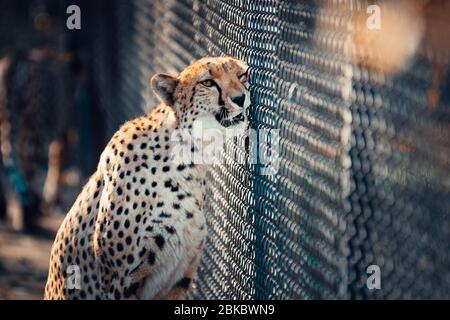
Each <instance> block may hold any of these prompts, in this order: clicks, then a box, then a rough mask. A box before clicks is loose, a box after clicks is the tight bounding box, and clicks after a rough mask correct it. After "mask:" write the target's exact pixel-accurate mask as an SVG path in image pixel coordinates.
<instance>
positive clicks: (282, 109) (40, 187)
mask: <svg viewBox="0 0 450 320" xmlns="http://www.w3.org/2000/svg"><path fill="white" fill-rule="evenodd" d="M70 5H78V6H79V7H80V10H81V29H80V30H69V29H68V28H67V26H66V21H67V19H68V18H69V17H70V15H71V14H68V13H66V10H67V8H68V7H69V6H70ZM449 17H450V2H448V1H445V0H397V1H394V0H393V1H366V0H351V1H331V0H330V1H323V0H317V1H314V0H304V1H301V0H260V1H253V0H165V1H163V0H155V1H152V0H132V1H120V0H109V1H106V0H96V1H87V0H86V1H83V0H80V1H66V0H17V1H7V0H0V150H1V158H0V164H1V168H0V169H1V170H0V299H41V298H42V295H43V289H44V285H45V281H46V276H47V267H48V260H49V255H50V246H51V244H52V242H53V239H54V235H55V232H56V230H57V228H58V227H59V224H60V223H61V221H62V219H63V218H64V215H65V214H66V212H67V211H68V209H69V208H70V207H71V205H72V203H73V202H74V200H75V198H76V196H77V195H78V193H79V192H80V190H81V188H82V186H83V184H84V183H85V181H86V179H87V178H88V177H89V175H90V174H92V173H93V172H94V170H95V167H96V164H97V161H98V157H99V155H100V153H101V151H102V150H103V148H104V146H105V145H106V143H107V141H108V140H109V138H110V137H111V135H112V134H113V133H114V132H115V130H117V129H118V127H119V125H120V124H121V123H123V122H124V121H126V120H128V119H131V118H133V117H135V116H138V115H142V114H144V113H147V112H149V111H150V110H151V107H152V106H154V105H155V103H156V100H155V98H154V97H153V96H152V95H151V93H150V92H149V88H148V78H149V77H150V76H151V75H152V74H154V73H156V72H172V73H177V72H179V71H181V70H182V69H184V67H185V66H186V65H187V64H189V63H190V62H192V61H193V60H195V59H198V58H200V57H203V56H207V55H213V56H216V55H232V56H235V57H237V58H241V59H243V60H245V61H247V62H248V64H249V65H250V74H251V81H250V82H251V93H252V105H251V126H252V127H253V128H255V129H276V130H278V132H279V137H280V139H279V154H276V155H271V156H272V157H276V158H277V159H278V160H279V170H278V171H277V172H276V174H272V175H264V174H262V172H263V171H264V163H257V164H242V163H244V162H243V161H236V159H242V158H246V157H247V154H246V152H245V148H244V146H243V144H242V143H241V142H242V141H232V142H229V144H228V145H227V148H226V153H225V154H224V155H223V159H222V160H227V164H217V165H214V167H213V168H212V170H211V172H210V173H209V175H210V176H209V180H208V181H210V185H209V191H208V193H209V194H208V197H209V201H208V209H207V220H208V227H209V236H208V241H207V248H206V252H205V255H204V259H203V262H202V266H201V268H200V273H199V279H198V281H197V283H196V287H195V289H194V290H192V292H191V298H200V299H211V298H215V299H254V298H259V299H410V298H413V299H429V298H444V299H448V298H450V74H449V62H450V23H449V21H450V20H449ZM260 151H264V150H260ZM272 160H273V159H272ZM370 265H377V266H379V267H380V270H381V289H379V290H370V289H368V288H367V285H366V281H367V277H368V274H367V272H366V271H367V267H368V266H370Z"/></svg>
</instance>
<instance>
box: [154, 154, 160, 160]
mask: <svg viewBox="0 0 450 320" xmlns="http://www.w3.org/2000/svg"><path fill="white" fill-rule="evenodd" d="M153 159H154V160H155V161H158V160H160V159H161V156H160V155H159V154H157V155H155V156H154V157H153Z"/></svg>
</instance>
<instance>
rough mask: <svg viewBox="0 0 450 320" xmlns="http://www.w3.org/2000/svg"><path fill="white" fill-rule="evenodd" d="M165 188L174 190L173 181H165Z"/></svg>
mask: <svg viewBox="0 0 450 320" xmlns="http://www.w3.org/2000/svg"><path fill="white" fill-rule="evenodd" d="M164 187H166V188H172V187H173V186H172V180H166V181H164Z"/></svg>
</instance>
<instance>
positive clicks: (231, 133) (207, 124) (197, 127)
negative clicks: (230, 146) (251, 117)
mask: <svg viewBox="0 0 450 320" xmlns="http://www.w3.org/2000/svg"><path fill="white" fill-rule="evenodd" d="M247 128H248V122H246V121H245V122H239V123H237V124H235V125H232V126H229V127H227V128H225V127H224V126H222V125H221V124H220V123H219V122H218V121H217V120H216V118H215V117H214V116H213V115H212V114H211V115H206V116H202V117H199V118H198V119H196V120H195V121H194V123H193V124H192V135H193V138H194V139H196V140H203V139H204V137H205V136H210V135H216V134H220V135H222V136H223V137H224V139H226V140H228V139H230V138H232V137H235V136H240V135H242V134H244V133H245V131H246V130H247ZM209 130H210V131H209Z"/></svg>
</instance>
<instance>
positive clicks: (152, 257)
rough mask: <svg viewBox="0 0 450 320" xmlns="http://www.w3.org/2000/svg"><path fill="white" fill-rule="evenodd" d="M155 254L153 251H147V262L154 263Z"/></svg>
mask: <svg viewBox="0 0 450 320" xmlns="http://www.w3.org/2000/svg"><path fill="white" fill-rule="evenodd" d="M155 261H156V254H155V253H154V252H153V251H149V253H148V263H149V264H150V265H151V266H152V265H154V264H155Z"/></svg>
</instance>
